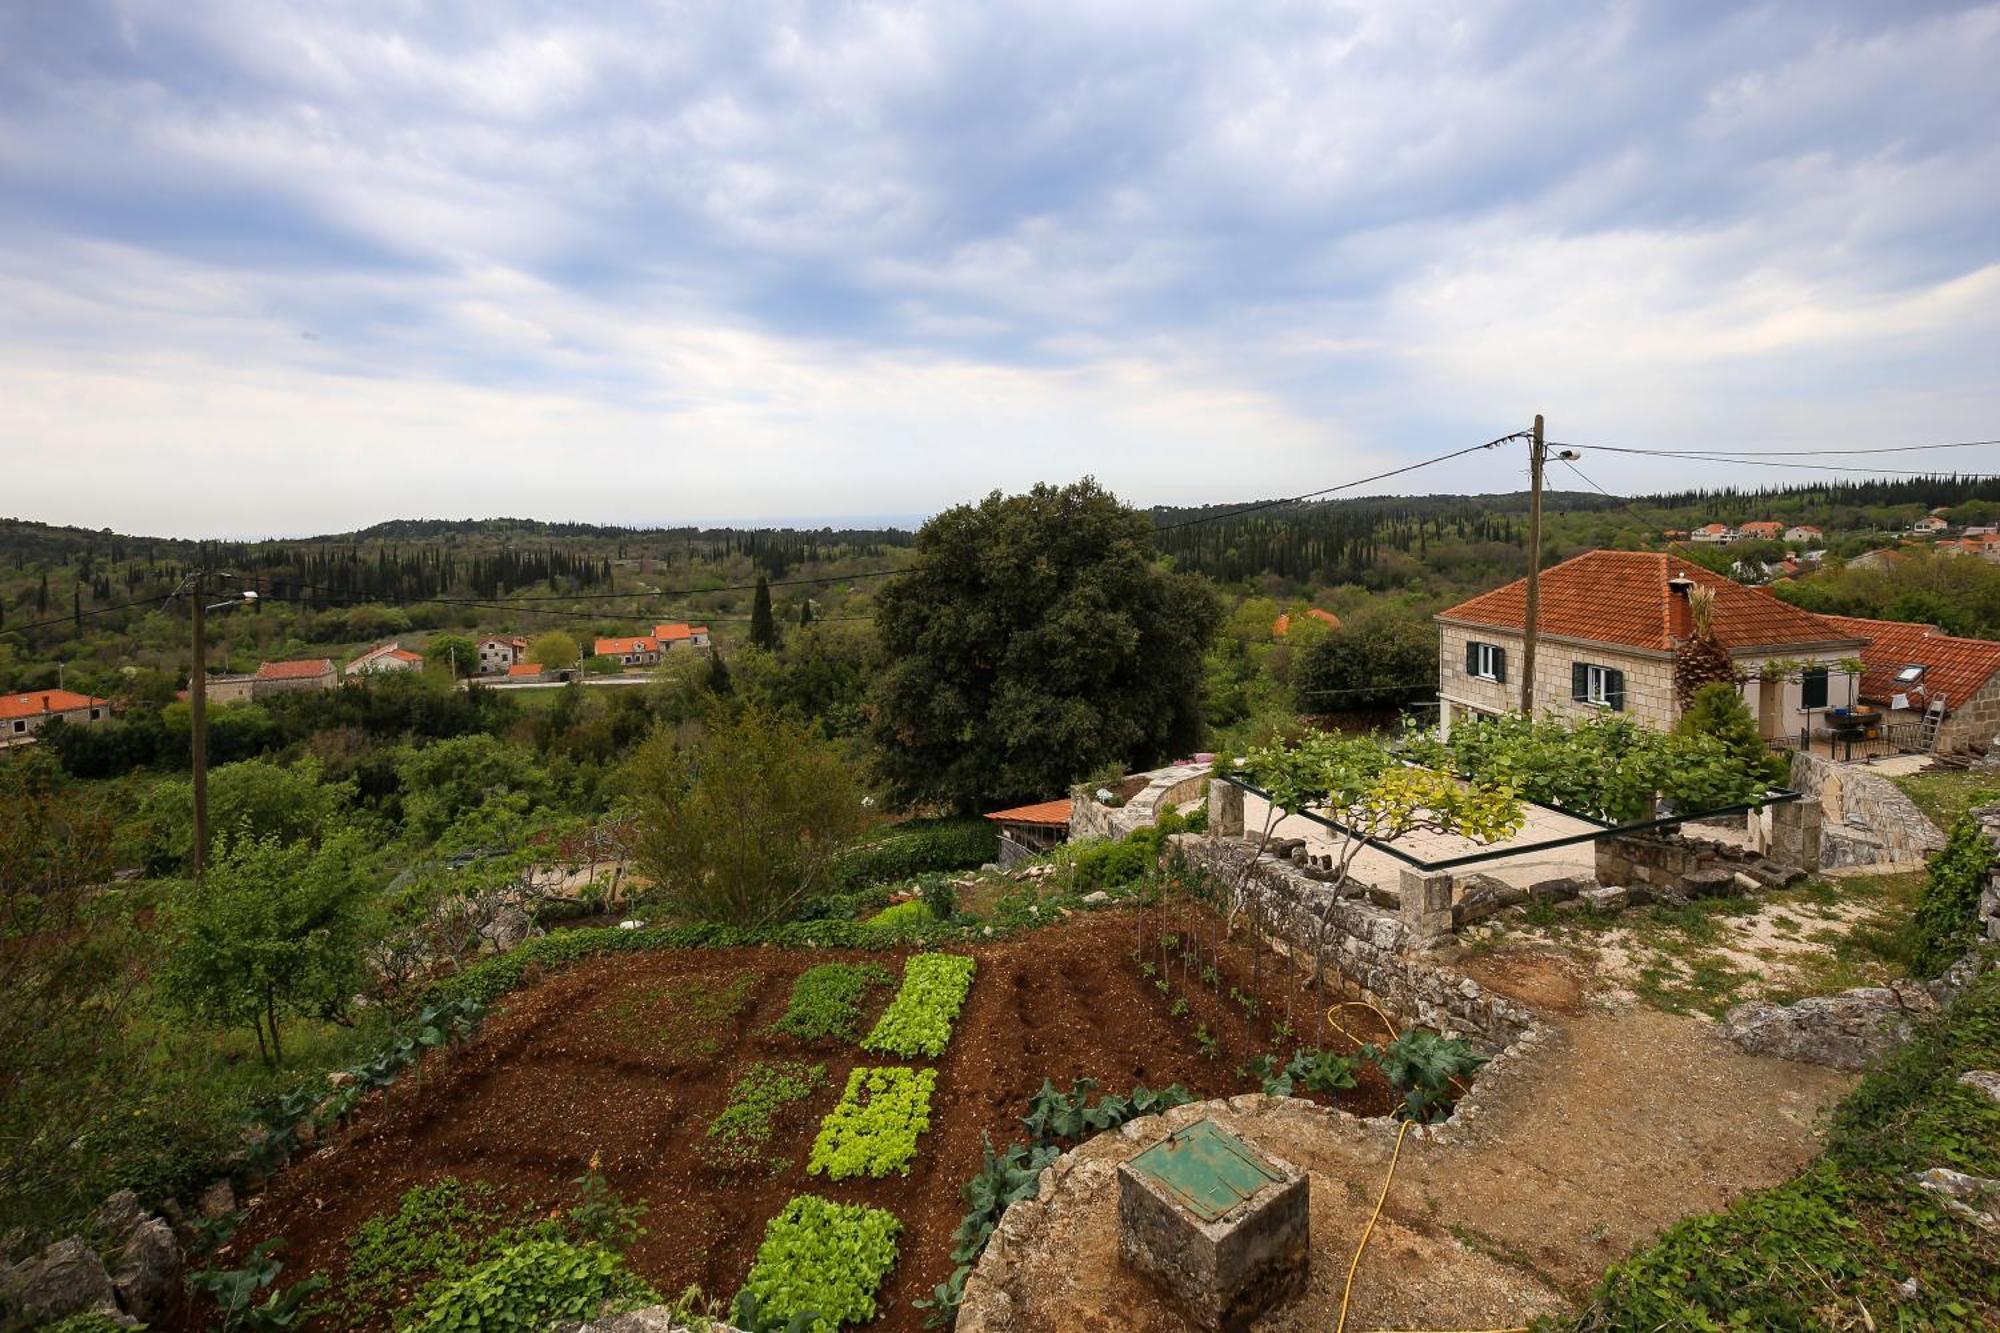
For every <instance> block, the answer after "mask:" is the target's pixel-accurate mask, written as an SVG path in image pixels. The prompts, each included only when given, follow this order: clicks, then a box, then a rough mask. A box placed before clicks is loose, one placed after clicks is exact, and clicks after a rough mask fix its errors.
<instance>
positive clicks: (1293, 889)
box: [1173, 833, 1534, 1054]
mask: <svg viewBox="0 0 2000 1333" xmlns="http://www.w3.org/2000/svg"><path fill="white" fill-rule="evenodd" d="M1173 842H1174V845H1175V846H1177V847H1178V848H1179V849H1180V850H1181V852H1182V853H1183V854H1184V855H1185V856H1186V857H1187V859H1188V861H1189V863H1190V864H1192V865H1193V866H1195V867H1197V868H1199V869H1202V870H1206V871H1208V872H1209V873H1210V874H1212V875H1214V876H1216V877H1217V878H1219V879H1220V880H1222V881H1223V882H1224V883H1227V884H1235V883H1236V882H1237V881H1238V880H1239V879H1241V878H1242V875H1243V868H1244V866H1245V865H1246V864H1247V863H1248V862H1249V861H1250V859H1251V858H1252V857H1253V856H1255V855H1256V851H1257V849H1256V848H1255V847H1254V846H1253V845H1251V844H1249V843H1247V842H1244V841H1242V840H1240V839H1238V838H1233V837H1220V836H1215V835H1204V834H1192V833H1184V834H1180V835H1177V836H1176V837H1175V838H1174V839H1173ZM1253 875H1254V879H1255V882H1256V883H1257V884H1258V885H1259V886H1260V887H1261V888H1262V889H1263V890H1264V891H1265V892H1267V893H1268V894H1269V895H1270V899H1269V903H1270V906H1271V909H1272V915H1273V918H1274V927H1275V930H1276V933H1277V934H1278V935H1279V936H1280V937H1281V938H1282V939H1283V940H1284V941H1285V942H1286V944H1287V945H1288V946H1289V947H1290V948H1291V949H1293V950H1295V951H1296V952H1297V953H1298V954H1299V956H1300V957H1301V958H1310V957H1311V956H1312V951H1313V938H1314V933H1315V930H1316V929H1317V923H1318V919H1319V917H1320V915H1321V914H1322V913H1324V914H1325V915H1326V919H1327V922H1328V925H1329V927H1330V929H1331V932H1332V933H1331V936H1330V938H1329V939H1328V942H1327V966H1328V970H1329V972H1330V973H1331V974H1332V976H1333V977H1334V978H1335V979H1336V980H1337V981H1338V982H1339V983H1340V984H1341V988H1342V990H1343V992H1344V993H1345V994H1346V996H1347V997H1348V998H1350V999H1365V1000H1369V1001H1371V1002H1373V1003H1374V1004H1377V1005H1379V1006H1380V1007H1381V1008H1383V1009H1385V1010H1387V1011H1388V1013H1389V1015H1390V1016H1391V1017H1392V1018H1395V1019H1397V1020H1399V1021H1403V1022H1415V1023H1420V1024H1423V1025H1424V1026H1426V1027H1432V1028H1436V1029H1437V1030H1438V1031H1440V1032H1443V1033H1444V1034H1446V1035H1447V1036H1462V1037H1464V1038H1465V1039H1466V1040H1467V1041H1469V1042H1471V1043H1472V1044H1473V1045H1475V1046H1477V1047H1479V1048H1480V1050H1482V1051H1483V1052H1485V1053H1487V1054H1491V1053H1492V1052H1494V1051H1497V1050H1501V1049H1504V1048H1505V1047H1507V1046H1509V1045H1512V1044H1513V1043H1514V1042H1515V1041H1517V1040H1518V1039H1519V1038H1520V1037H1521V1035H1522V1034H1523V1033H1525V1032H1527V1031H1528V1030H1530V1029H1531V1028H1532V1027H1533V1026H1534V1017H1533V1015H1531V1014H1530V1013H1529V1012H1528V1011H1527V1010H1525V1009H1522V1008H1520V1007H1519V1006H1518V1005H1515V1004H1514V1003H1513V1002H1511V1001H1509V1000H1506V999H1503V998H1501V997H1500V996H1498V995H1494V994H1491V993H1489V992H1488V991H1487V990H1486V989H1485V988H1484V987H1482V986H1481V985H1480V984H1479V983H1478V982H1476V981H1474V980H1472V979H1471V978H1470V977H1466V976H1461V975H1460V974H1458V973H1456V972H1453V971H1451V970H1449V969H1447V968H1445V967H1443V966H1440V964H1439V962H1438V960H1437V959H1436V957H1435V956H1434V955H1431V954H1428V953H1426V952H1425V951H1424V950H1422V949H1421V948H1419V947H1418V945H1419V941H1418V940H1417V937H1416V935H1415V933H1414V932H1413V931H1412V930H1411V929H1410V926H1409V925H1408V924H1407V923H1406V922H1404V920H1403V919H1402V917H1401V916H1400V915H1398V914H1397V913H1396V912H1393V911H1389V910H1387V909H1385V908H1382V907H1377V906H1375V905H1374V904H1373V903H1370V902H1369V901H1368V900H1367V899H1366V898H1365V897H1362V896H1359V895H1360V894H1361V893H1362V892H1363V891H1362V889H1361V887H1360V886H1359V885H1344V886H1342V888H1344V889H1346V890H1348V891H1349V895H1350V896H1342V894H1340V893H1338V892H1336V891H1335V889H1334V888H1333V886H1331V885H1328V884H1325V883H1322V882H1320V881H1319V880H1315V879H1312V878H1310V877H1309V876H1308V875H1307V874H1306V872H1305V871H1304V870H1303V869H1301V868H1300V867H1298V866H1295V865H1293V864H1291V863H1290V862H1289V861H1274V860H1272V859H1271V858H1269V857H1268V856H1267V857H1266V858H1264V859H1263V860H1261V861H1259V862H1258V863H1257V868H1256V870H1255V871H1254V872H1253Z"/></svg>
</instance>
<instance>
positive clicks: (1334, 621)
mask: <svg viewBox="0 0 2000 1333" xmlns="http://www.w3.org/2000/svg"><path fill="white" fill-rule="evenodd" d="M1304 614H1305V615H1307V616H1310V617H1311V618H1312V619H1314V620H1317V621H1318V622H1319V623H1320V624H1322V625H1324V626H1326V627H1327V628H1328V629H1339V628H1340V617H1339V616H1337V615H1335V614H1334V613H1333V612H1331V611H1322V610H1320V609H1319V608H1318V607H1316V606H1315V607H1312V608H1310V609H1308V610H1307V611H1305V612H1304ZM1291 628H1292V613H1291V612H1289V611H1287V612H1285V613H1284V614H1282V615H1280V616H1279V617H1278V618H1277V619H1276V620H1274V621H1272V622H1271V637H1272V638H1274V639H1282V638H1284V637H1285V635H1286V634H1287V633H1288V632H1289V631H1290V630H1291Z"/></svg>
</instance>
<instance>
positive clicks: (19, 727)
mask: <svg viewBox="0 0 2000 1333" xmlns="http://www.w3.org/2000/svg"><path fill="white" fill-rule="evenodd" d="M27 729H28V724H27V723H25V722H16V723H15V724H14V730H16V731H26V730H27Z"/></svg>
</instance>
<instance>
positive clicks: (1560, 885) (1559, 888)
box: [1528, 875, 1597, 903]
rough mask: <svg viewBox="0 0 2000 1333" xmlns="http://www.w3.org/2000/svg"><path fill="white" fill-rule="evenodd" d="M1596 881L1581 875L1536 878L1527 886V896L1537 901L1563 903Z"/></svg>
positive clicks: (1593, 885) (1594, 886) (1592, 886)
mask: <svg viewBox="0 0 2000 1333" xmlns="http://www.w3.org/2000/svg"><path fill="white" fill-rule="evenodd" d="M1596 887H1597V881H1596V880H1594V879H1585V878H1583V877H1582V876H1581V875H1564V876H1561V877H1560V878H1557V879H1543V880H1537V881H1535V882H1534V883H1533V884H1530V885H1529V886H1528V898H1529V900H1530V901H1533V902H1538V903H1563V902H1568V901H1569V900H1570V899H1572V898H1574V897H1576V896H1577V895H1578V894H1580V893H1582V892H1583V891H1584V890H1585V889H1594V888H1596Z"/></svg>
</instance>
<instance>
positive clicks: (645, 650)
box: [591, 635, 660, 667]
mask: <svg viewBox="0 0 2000 1333" xmlns="http://www.w3.org/2000/svg"><path fill="white" fill-rule="evenodd" d="M591 651H592V652H593V653H595V654H596V655H597V656H599V657H609V658H611V659H612V660H613V661H615V662H617V663H618V664H619V665H621V666H628V667H634V666H658V665H659V664H660V641H659V640H658V639H654V638H649V637H647V636H645V635H640V636H638V637H636V638H631V639H599V640H598V641H597V643H596V644H595V645H594V646H593V647H592V649H591Z"/></svg>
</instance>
